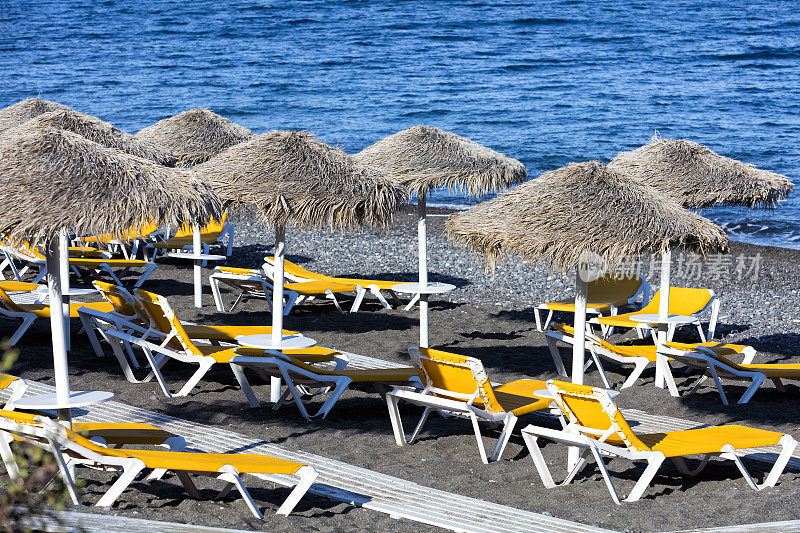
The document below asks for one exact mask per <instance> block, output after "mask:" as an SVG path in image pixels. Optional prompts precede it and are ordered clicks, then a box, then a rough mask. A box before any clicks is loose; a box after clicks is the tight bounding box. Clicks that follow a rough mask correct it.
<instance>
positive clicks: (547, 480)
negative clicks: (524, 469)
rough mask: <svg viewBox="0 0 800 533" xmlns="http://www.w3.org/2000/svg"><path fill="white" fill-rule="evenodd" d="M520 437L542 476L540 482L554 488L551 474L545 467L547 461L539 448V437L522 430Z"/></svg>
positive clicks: (548, 487) (546, 486)
mask: <svg viewBox="0 0 800 533" xmlns="http://www.w3.org/2000/svg"><path fill="white" fill-rule="evenodd" d="M522 438H523V440H524V441H525V444H526V445H527V447H528V452H530V454H531V459H533V464H534V466H535V467H536V471H537V472H539V477H540V478H542V483H543V484H544V486H545V488H547V489H552V488H554V487H555V486H556V484H555V482H554V481H553V475H552V474H551V473H550V469H549V468H548V467H547V462H546V461H545V460H544V456H543V455H542V450H541V448H539V442H538V440H539V438H538V437H536V436H535V435H531V434H529V433H525V432H524V431H523V432H522Z"/></svg>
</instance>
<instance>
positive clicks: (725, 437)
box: [636, 425, 784, 457]
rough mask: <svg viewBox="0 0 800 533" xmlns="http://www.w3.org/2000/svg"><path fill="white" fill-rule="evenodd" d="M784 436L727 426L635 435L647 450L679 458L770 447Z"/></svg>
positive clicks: (771, 432)
mask: <svg viewBox="0 0 800 533" xmlns="http://www.w3.org/2000/svg"><path fill="white" fill-rule="evenodd" d="M783 435H784V434H783V433H778V432H777V431H768V430H765V429H757V428H750V427H746V426H735V425H730V426H716V427H710V428H699V429H689V430H686V431H670V432H669V433H647V434H642V435H640V434H637V435H636V436H637V437H638V438H639V440H640V441H641V442H642V443H643V444H644V445H645V446H646V447H647V448H646V449H648V450H652V451H654V452H661V453H663V454H664V455H666V456H667V457H679V456H682V455H695V454H705V453H717V452H719V451H721V450H722V447H723V446H724V445H725V444H734V443H735V446H736V448H737V449H740V448H757V447H759V446H773V445H775V444H778V441H779V440H781V437H783Z"/></svg>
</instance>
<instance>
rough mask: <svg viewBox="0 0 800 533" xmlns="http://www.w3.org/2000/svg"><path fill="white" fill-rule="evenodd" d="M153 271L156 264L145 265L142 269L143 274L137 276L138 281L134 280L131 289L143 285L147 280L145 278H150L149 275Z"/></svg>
mask: <svg viewBox="0 0 800 533" xmlns="http://www.w3.org/2000/svg"><path fill="white" fill-rule="evenodd" d="M155 269H156V264H155V263H150V264H149V265H147V266H146V267H145V269H144V273H143V274H142V275H141V276H139V279H138V280H136V283H135V284H134V285H133V287H134V288H137V287H141V286H142V283H144V282H145V281H146V280H147V278H149V277H150V274H151V273H152V272H153V270H155Z"/></svg>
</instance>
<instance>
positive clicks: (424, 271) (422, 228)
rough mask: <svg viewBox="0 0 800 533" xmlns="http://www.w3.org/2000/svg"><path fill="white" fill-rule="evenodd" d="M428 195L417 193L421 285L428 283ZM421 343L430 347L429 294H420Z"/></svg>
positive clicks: (422, 345) (423, 346)
mask: <svg viewBox="0 0 800 533" xmlns="http://www.w3.org/2000/svg"><path fill="white" fill-rule="evenodd" d="M426 196H427V193H425V192H423V193H420V194H418V195H417V242H418V244H419V254H418V255H419V285H420V287H421V288H424V287H427V285H428V223H427V218H426V213H425V210H426V205H425V204H426ZM419 345H420V346H421V347H422V348H427V347H428V294H427V293H425V292H422V293H421V294H420V295H419Z"/></svg>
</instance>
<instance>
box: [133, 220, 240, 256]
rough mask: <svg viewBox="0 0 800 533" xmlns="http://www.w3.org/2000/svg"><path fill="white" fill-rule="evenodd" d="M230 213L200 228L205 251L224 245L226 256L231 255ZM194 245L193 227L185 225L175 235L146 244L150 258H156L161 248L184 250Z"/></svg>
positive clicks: (205, 252) (201, 241) (231, 230)
mask: <svg viewBox="0 0 800 533" xmlns="http://www.w3.org/2000/svg"><path fill="white" fill-rule="evenodd" d="M227 216H228V214H227V213H223V214H222V220H221V221H219V222H217V221H216V220H212V221H211V222H209V223H208V224H207V225H206V226H204V227H202V228H200V243H201V244H202V246H203V253H204V254H207V253H209V249H210V247H211V246H216V245H219V246H222V247H223V248H224V250H225V256H226V257H230V256H231V254H232V253H233V225H232V224H231V223H230V222H226V219H227ZM193 246H194V235H193V231H192V228H191V227H183V228H181V229H180V230H178V231H177V232H176V233H175V235H173V236H172V237H169V238H168V239H165V240H163V241H158V242H151V243H148V244H147V245H146V246H145V253H147V251H148V250H151V251H152V255H151V256H150V260H153V259H155V256H156V253H157V252H158V251H159V250H183V249H185V248H191V247H193Z"/></svg>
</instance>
